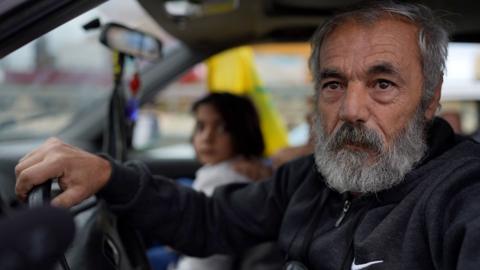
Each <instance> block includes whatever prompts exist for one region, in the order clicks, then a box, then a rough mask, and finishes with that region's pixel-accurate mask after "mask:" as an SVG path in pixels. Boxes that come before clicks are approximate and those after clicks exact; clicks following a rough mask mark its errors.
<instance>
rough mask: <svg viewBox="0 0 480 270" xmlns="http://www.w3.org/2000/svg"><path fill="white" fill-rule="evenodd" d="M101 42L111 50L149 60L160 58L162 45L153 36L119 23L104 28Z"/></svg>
mask: <svg viewBox="0 0 480 270" xmlns="http://www.w3.org/2000/svg"><path fill="white" fill-rule="evenodd" d="M100 42H102V43H103V44H104V45H105V46H107V47H109V48H110V49H113V50H116V51H119V52H121V53H124V54H126V55H129V56H134V57H139V58H142V59H147V60H154V59H157V58H160V56H161V51H162V43H161V41H160V40H158V39H157V38H155V37H153V36H152V35H149V34H146V33H143V32H141V31H138V30H134V29H131V28H128V27H126V26H123V25H120V24H117V23H108V24H105V25H104V26H103V29H102V32H101V34H100Z"/></svg>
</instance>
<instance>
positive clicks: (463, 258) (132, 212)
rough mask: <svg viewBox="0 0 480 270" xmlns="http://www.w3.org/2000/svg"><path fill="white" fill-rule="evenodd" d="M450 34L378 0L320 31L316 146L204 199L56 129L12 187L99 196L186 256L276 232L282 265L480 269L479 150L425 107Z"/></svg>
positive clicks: (413, 11) (421, 15) (437, 83)
mask: <svg viewBox="0 0 480 270" xmlns="http://www.w3.org/2000/svg"><path fill="white" fill-rule="evenodd" d="M447 43H448V38H447V33H446V31H445V30H444V28H443V27H442V25H441V23H440V22H439V21H437V20H436V18H435V17H434V16H433V14H432V12H431V11H430V10H429V9H428V8H425V7H422V6H416V5H411V4H393V3H388V4H385V3H381V2H380V3H377V4H375V5H374V6H368V7H365V8H363V9H357V10H353V11H350V12H347V13H343V14H340V15H337V16H336V17H334V18H333V19H331V20H329V21H328V22H326V23H325V24H324V25H323V26H321V27H320V28H319V30H318V31H317V32H316V33H315V35H314V37H313V40H312V44H313V53H312V56H311V60H310V64H311V69H312V72H313V75H314V79H315V93H316V107H317V108H316V110H317V115H316V121H315V129H316V133H317V145H316V149H315V154H314V155H313V156H310V157H307V158H303V159H299V160H296V161H294V162H292V163H290V164H287V165H286V166H283V167H281V168H280V169H279V170H278V172H277V173H276V174H275V175H274V176H273V178H272V179H271V180H270V181H266V182H260V183H255V184H250V185H231V186H225V187H223V188H220V189H218V190H217V191H216V192H215V194H214V195H213V197H212V198H207V197H205V196H204V195H202V194H198V193H196V192H194V191H192V190H190V189H187V188H183V187H179V186H177V185H175V184H174V183H173V182H172V181H169V180H167V179H164V178H161V177H154V176H152V175H151V174H150V173H149V171H148V170H147V169H146V168H145V167H144V166H143V165H142V164H139V163H127V164H125V165H122V164H118V163H116V162H114V161H112V160H109V159H108V158H104V157H103V158H102V157H98V156H95V155H92V154H89V153H86V152H83V151H81V150H79V149H76V148H74V147H72V146H69V145H65V144H63V143H62V142H60V141H58V140H56V139H50V140H48V141H47V142H46V143H45V144H44V145H43V146H41V147H40V148H39V149H38V150H36V151H34V152H32V153H30V154H28V155H27V156H26V157H24V158H23V159H22V160H21V161H20V162H19V164H18V165H17V167H16V173H17V186H16V192H17V194H18V196H19V197H20V198H22V199H25V197H26V195H27V193H28V191H29V190H30V189H31V188H32V187H33V186H34V185H37V184H39V183H41V182H43V181H45V179H48V178H52V177H59V179H60V180H59V181H60V185H61V187H62V188H63V189H64V192H63V194H61V195H60V196H58V197H57V198H56V199H55V200H54V201H53V203H54V204H56V205H61V206H67V207H68V206H71V205H74V204H76V203H78V202H80V201H81V200H83V199H85V198H86V197H88V196H90V195H92V194H97V195H98V196H99V197H102V198H104V199H105V200H106V201H107V202H108V203H109V204H110V205H111V209H113V210H114V211H116V212H117V213H118V214H119V215H123V216H125V217H126V218H127V219H128V220H130V221H131V223H132V224H133V225H134V226H135V227H136V228H138V229H139V230H141V231H142V232H143V233H145V235H147V236H148V237H151V238H155V239H157V240H160V241H163V242H165V243H166V244H169V245H172V246H174V247H175V248H177V249H179V250H181V251H183V252H185V253H187V254H191V255H197V256H205V255H209V254H212V253H235V252H240V251H242V250H244V249H245V248H247V247H250V246H252V245H255V244H257V243H259V242H263V241H271V240H277V241H278V243H279V245H280V246H281V248H282V249H283V251H284V252H285V254H286V262H287V264H288V267H287V269H296V268H295V267H299V269H355V270H358V269H372V270H373V269H478V268H479V267H480V241H479V240H480V218H479V217H480V200H479V198H480V181H479V177H480V147H479V146H478V145H477V144H476V143H474V142H472V141H469V140H465V139H462V138H460V137H458V136H455V135H454V133H453V132H452V130H451V128H450V127H449V126H448V124H446V122H444V121H442V120H440V119H437V118H435V117H434V115H435V112H436V111H437V108H438V106H439V99H440V94H441V86H442V77H443V71H444V67H445V59H446V56H447Z"/></svg>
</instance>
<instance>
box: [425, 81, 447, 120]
mask: <svg viewBox="0 0 480 270" xmlns="http://www.w3.org/2000/svg"><path fill="white" fill-rule="evenodd" d="M442 84H443V78H442V79H441V80H440V82H439V83H438V84H437V86H436V87H435V89H434V91H433V97H432V100H431V101H430V103H429V104H428V106H427V109H426V110H425V119H426V120H432V119H433V117H434V116H435V113H436V112H437V109H438V108H440V97H441V96H442Z"/></svg>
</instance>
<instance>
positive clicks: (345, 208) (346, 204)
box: [335, 199, 352, 228]
mask: <svg viewBox="0 0 480 270" xmlns="http://www.w3.org/2000/svg"><path fill="white" fill-rule="evenodd" d="M351 204H352V201H351V200H350V199H345V202H344V203H343V209H342V213H341V214H340V217H339V218H338V219H337V222H335V228H337V227H339V226H340V225H341V224H342V221H343V220H344V219H345V216H346V215H347V213H348V210H349V209H350V205H351Z"/></svg>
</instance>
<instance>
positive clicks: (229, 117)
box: [172, 93, 264, 270]
mask: <svg viewBox="0 0 480 270" xmlns="http://www.w3.org/2000/svg"><path fill="white" fill-rule="evenodd" d="M192 113H193V115H194V116H195V121H196V124H195V129H194V131H193V135H192V143H193V147H194V149H195V153H196V156H197V159H198V160H199V161H200V163H202V164H203V166H202V167H201V168H200V169H199V170H198V171H197V173H196V177H195V180H194V182H193V188H194V189H196V190H198V191H202V192H204V193H205V194H206V195H208V196H210V195H211V194H212V193H213V191H214V189H215V188H216V187H217V186H219V185H223V184H227V183H232V182H248V181H251V179H249V178H248V177H247V176H245V175H242V174H239V173H238V172H236V171H235V170H234V169H233V168H232V162H233V161H234V160H235V159H238V158H247V159H260V158H261V157H262V154H263V151H264V142H263V138H262V134H261V131H260V124H259V119H258V115H257V112H256V110H255V107H254V105H253V104H252V102H251V101H250V100H249V99H247V98H245V97H240V96H235V95H232V94H227V93H214V94H209V95H207V96H205V97H204V98H202V99H200V100H198V101H197V102H195V103H194V104H193V107H192ZM233 263H234V260H233V258H232V257H230V256H225V255H214V256H211V257H208V258H193V257H187V256H182V257H180V259H179V261H178V263H177V264H176V265H175V266H173V267H172V269H176V270H216V269H219V270H220V269H222V270H228V269H232V268H233Z"/></svg>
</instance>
